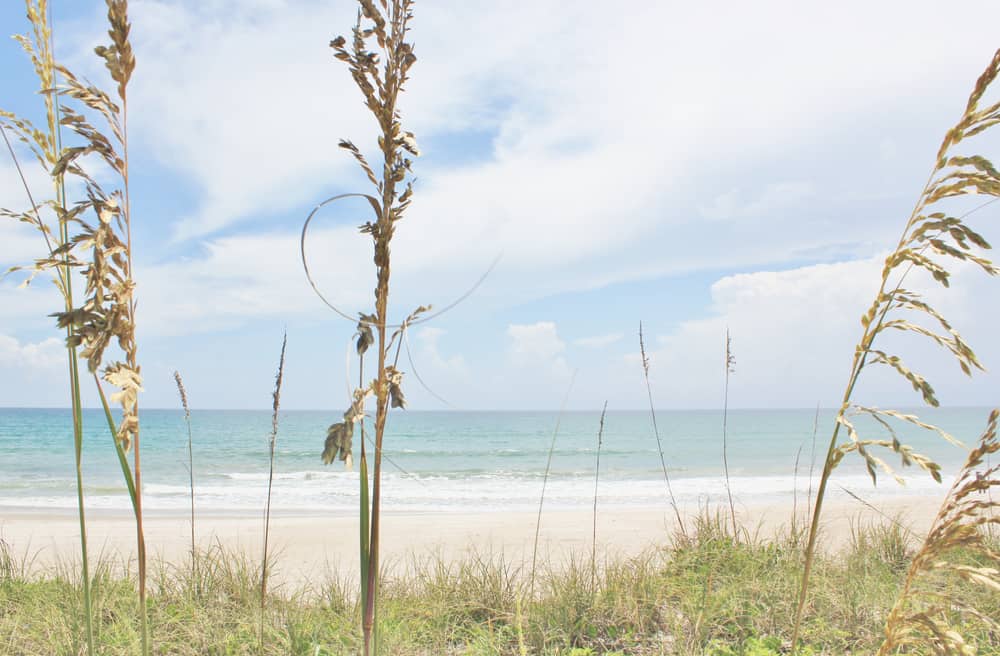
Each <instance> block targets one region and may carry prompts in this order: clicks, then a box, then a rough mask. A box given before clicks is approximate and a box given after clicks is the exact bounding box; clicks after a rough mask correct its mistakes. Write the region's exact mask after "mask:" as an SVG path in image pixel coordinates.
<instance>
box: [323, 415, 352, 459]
mask: <svg viewBox="0 0 1000 656" xmlns="http://www.w3.org/2000/svg"><path fill="white" fill-rule="evenodd" d="M353 437H354V422H350V421H341V422H337V423H336V424H331V425H330V427H329V428H327V429H326V442H325V443H324V444H323V456H322V457H323V464H324V465H329V464H330V463H332V462H333V461H334V460H336V459H338V458H339V459H340V460H342V461H344V462H345V463H347V467H348V468H350V466H351V464H350V463H351V462H352V461H353V459H352V458H351V440H352V438H353Z"/></svg>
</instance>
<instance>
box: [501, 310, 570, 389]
mask: <svg viewBox="0 0 1000 656" xmlns="http://www.w3.org/2000/svg"><path fill="white" fill-rule="evenodd" d="M507 337H509V338H510V343H509V347H508V351H507V352H508V355H509V357H510V362H511V364H513V365H514V366H515V367H519V368H523V369H533V370H536V371H542V372H546V373H548V374H550V375H552V376H557V377H562V376H565V375H566V374H567V373H568V372H569V365H567V364H566V358H565V357H564V355H563V354H564V352H565V351H566V342H564V341H563V340H562V338H560V337H559V333H558V331H557V330H556V324H555V323H554V322H552V321H539V322H537V323H532V324H510V325H509V326H507Z"/></svg>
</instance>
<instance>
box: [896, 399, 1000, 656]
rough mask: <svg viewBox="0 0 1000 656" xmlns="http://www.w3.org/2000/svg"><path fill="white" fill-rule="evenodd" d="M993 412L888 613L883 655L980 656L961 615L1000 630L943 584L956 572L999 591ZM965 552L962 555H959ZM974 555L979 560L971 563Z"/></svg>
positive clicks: (999, 481) (999, 479) (999, 445)
mask: <svg viewBox="0 0 1000 656" xmlns="http://www.w3.org/2000/svg"><path fill="white" fill-rule="evenodd" d="M998 417H1000V412H998V411H997V410H994V411H993V412H992V413H990V416H989V419H988V421H987V425H986V430H985V431H984V432H983V435H982V437H980V439H979V444H978V445H977V446H976V448H974V449H973V450H972V451H971V452H970V453H969V457H968V459H967V460H966V462H965V465H964V466H963V467H962V470H961V472H960V473H959V475H958V478H957V479H956V480H955V483H954V484H952V486H951V489H950V490H949V491H948V496H947V497H945V500H944V502H943V503H942V504H941V509H940V510H939V511H938V514H937V516H936V517H935V519H934V523H933V524H932V525H931V529H930V531H929V532H928V533H927V537H926V538H924V541H923V544H922V545H921V546H920V550H919V551H917V554H916V555H915V556H914V557H913V560H912V561H911V563H910V567H909V569H908V570H907V572H906V580H905V581H904V583H903V589H902V592H900V594H899V598H898V599H897V600H896V603H895V605H894V606H893V608H892V610H891V611H890V612H889V617H888V618H887V620H886V623H885V641H884V642H883V643H882V646H881V647H880V648H879V651H878V653H879V656H882V655H884V654H891V653H895V651H896V650H897V649H899V648H903V647H915V646H930V647H931V649H932V650H933V651H934V653H935V654H961V655H965V654H970V655H972V654H975V653H976V649H975V647H974V645H970V644H967V643H966V641H965V639H964V638H963V637H962V634H961V633H959V632H958V631H957V630H956V629H955V628H954V626H953V625H954V622H953V621H952V618H953V617H955V616H956V615H961V616H965V617H966V618H974V619H977V620H979V621H981V622H983V623H984V624H985V625H986V628H987V629H988V630H990V631H993V632H997V631H1000V623H998V622H997V619H996V618H995V617H990V616H989V615H987V614H985V613H983V612H982V611H980V610H979V609H977V608H976V607H975V606H973V605H971V604H969V603H968V602H967V601H966V599H965V598H962V597H957V596H956V595H954V594H948V593H947V592H946V591H947V590H951V589H953V587H952V588H949V587H946V585H945V584H943V583H942V581H941V579H942V578H943V577H948V576H951V577H953V578H957V579H959V580H961V581H963V582H965V583H967V584H969V585H979V586H983V587H985V588H986V589H992V590H994V591H996V592H1000V571H998V567H1000V553H997V552H995V551H994V550H993V549H992V548H991V547H990V545H989V544H988V543H987V540H986V534H987V530H988V529H989V527H990V526H992V525H998V524H1000V517H998V516H997V515H996V514H995V512H996V509H997V507H998V506H1000V504H997V503H996V502H994V501H993V500H992V498H991V497H990V496H989V494H988V493H989V491H990V490H991V489H992V488H993V487H995V486H998V485H1000V476H998V475H997V474H998V471H1000V467H998V466H996V465H994V466H989V465H987V466H986V467H985V468H984V469H980V468H982V467H983V464H984V462H985V461H986V460H987V459H988V458H989V456H990V455H991V454H994V453H996V452H997V451H1000V442H998V441H997V418H998ZM958 553H961V559H959V558H956V554H958ZM970 558H972V559H974V560H975V561H978V562H973V563H972V564H970V563H969V562H968V561H969V559H970Z"/></svg>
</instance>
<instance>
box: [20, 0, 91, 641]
mask: <svg viewBox="0 0 1000 656" xmlns="http://www.w3.org/2000/svg"><path fill="white" fill-rule="evenodd" d="M25 8H26V10H27V17H28V20H29V22H30V23H31V26H32V36H33V38H30V37H25V36H20V35H19V36H17V37H15V38H16V39H17V40H18V41H19V42H20V44H21V46H22V48H23V49H24V50H25V52H26V53H27V54H28V55H29V57H30V58H31V60H32V64H33V65H34V69H35V73H36V76H37V77H38V80H39V83H40V85H41V89H42V92H43V94H42V95H43V101H44V104H45V115H46V127H47V132H42V131H40V130H35V129H33V127H32V126H31V123H30V122H29V121H26V120H24V119H19V118H18V117H16V116H15V115H13V114H10V113H9V112H4V111H2V110H0V134H2V135H3V139H4V143H5V144H6V146H7V150H8V152H9V153H10V156H11V160H12V161H13V163H14V168H15V169H16V171H17V174H18V177H19V178H20V181H21V185H22V186H23V188H24V192H25V195H26V196H27V199H28V203H29V205H30V208H31V209H30V210H29V211H28V212H26V213H23V214H21V215H20V216H16V215H12V214H11V213H8V212H6V211H5V212H4V213H5V214H6V215H8V216H11V217H12V218H18V219H19V220H22V221H25V222H26V223H28V224H30V225H32V226H33V227H34V228H36V229H37V230H38V231H39V232H40V234H41V236H42V238H43V240H44V242H45V247H46V251H47V253H48V256H47V258H44V259H41V260H38V261H36V263H35V265H34V267H32V272H31V274H30V276H29V278H28V279H27V280H25V283H24V284H28V283H30V281H31V280H32V278H34V276H35V275H36V274H37V273H38V272H40V271H41V270H43V269H45V268H51V269H54V270H55V272H56V280H55V282H56V286H57V288H58V289H59V291H60V293H61V295H62V297H63V309H64V310H65V311H69V310H71V309H72V307H73V284H72V274H71V268H70V258H69V256H68V255H67V254H66V253H63V254H62V256H61V257H60V256H58V253H59V252H60V251H61V250H62V249H64V248H66V247H67V245H68V244H69V227H68V220H67V218H66V217H67V211H66V186H65V181H64V177H63V175H62V174H61V173H56V171H55V170H54V168H55V166H56V164H57V162H58V161H59V160H60V159H61V158H62V157H63V156H64V155H65V151H64V150H63V146H62V131H61V122H60V120H59V119H60V110H59V99H58V96H57V94H52V93H48V91H49V90H51V89H52V88H53V87H55V85H56V63H55V56H54V52H55V46H54V43H55V39H54V36H53V30H52V25H53V21H52V10H51V7H50V6H49V5H48V3H47V0H26V1H25ZM8 129H12V130H13V131H14V133H15V134H16V135H17V136H18V137H19V138H20V139H21V140H22V141H23V142H24V143H26V144H28V145H29V148H30V149H31V151H32V153H33V154H34V155H35V157H36V159H37V160H38V162H39V163H40V164H41V165H42V167H43V168H44V169H45V170H46V171H47V172H48V173H49V175H50V177H51V178H52V182H53V187H54V191H55V195H56V200H55V201H54V205H55V210H56V214H57V216H58V225H59V238H58V241H56V242H55V243H53V235H52V231H51V229H50V228H49V227H48V225H47V224H46V223H45V222H44V221H43V220H42V217H41V215H40V214H39V211H38V210H39V205H38V204H37V203H36V202H35V199H34V196H33V195H32V193H31V188H30V187H29V185H28V182H27V179H26V178H25V176H24V171H23V170H22V168H21V164H20V162H19V161H18V158H17V155H16V153H15V152H14V148H13V146H12V145H11V143H10V140H9V138H8V136H7V130H8ZM19 268H20V267H14V269H12V271H13V270H17V269H19ZM75 332H76V331H75V327H74V326H65V333H66V351H67V359H68V373H69V380H70V405H71V412H72V421H73V454H74V464H75V476H76V491H77V516H78V518H79V524H80V556H81V594H82V596H83V609H84V627H85V630H86V642H87V653H88V654H89V655H90V656H93V655H94V653H95V641H94V623H93V608H92V597H93V595H92V591H91V580H90V559H89V556H88V550H87V520H86V510H85V504H84V494H83V406H82V403H81V401H80V373H79V368H78V362H77V352H76V345H75V343H74V340H75V339H76V334H75Z"/></svg>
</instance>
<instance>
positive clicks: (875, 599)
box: [0, 508, 1000, 656]
mask: <svg viewBox="0 0 1000 656" xmlns="http://www.w3.org/2000/svg"><path fill="white" fill-rule="evenodd" d="M729 520H730V518H729V516H728V512H726V511H724V510H722V509H721V508H720V509H718V510H715V511H713V512H711V513H709V512H703V513H702V514H701V515H700V516H698V517H696V518H694V520H693V521H692V522H691V523H690V524H689V526H688V529H689V533H688V537H687V538H683V537H680V536H679V537H678V538H677V539H676V540H675V541H673V542H671V543H668V544H665V545H663V546H662V547H660V548H658V549H650V550H648V551H645V552H644V553H642V554H641V555H639V556H636V557H632V558H620V557H613V556H610V555H607V554H604V557H603V562H602V565H601V566H600V568H599V569H598V571H597V577H596V586H592V583H591V577H592V575H593V570H592V569H591V566H590V558H589V556H590V554H589V553H587V554H582V553H581V554H578V555H576V556H575V557H572V558H567V559H566V560H559V561H545V562H544V564H543V566H542V567H541V568H540V571H539V574H538V580H537V582H536V587H537V591H536V594H535V596H534V597H529V596H528V595H527V594H526V592H527V587H528V584H529V581H528V574H529V572H528V569H529V568H528V565H529V563H527V562H513V561H511V560H509V559H505V558H504V557H503V556H502V555H498V554H491V553H470V554H468V555H467V556H465V557H463V558H460V559H458V560H454V561H448V560H445V559H443V558H442V557H440V556H439V555H436V554H422V555H420V556H419V557H414V558H413V559H412V560H411V561H410V562H409V563H404V565H405V566H404V567H399V568H397V569H396V570H395V571H394V570H391V569H390V570H387V571H384V572H383V576H382V578H381V589H380V598H379V599H380V613H379V614H380V619H379V627H380V638H379V641H380V648H381V649H382V650H383V651H384V653H389V654H427V655H431V654H455V655H459V654H462V655H468V656H478V655H483V656H485V655H487V654H497V655H500V654H511V655H513V654H520V653H522V652H521V648H520V645H519V635H520V636H521V638H522V639H523V641H524V652H525V653H529V654H545V655H557V654H563V655H573V656H585V655H588V654H638V655H646V654H649V655H652V654H682V655H686V654H690V655H694V654H711V655H715V656H729V655H737V654H758V655H761V656H763V655H767V654H778V653H786V652H787V650H788V647H789V646H790V629H791V627H790V625H789V621H788V619H789V617H790V616H791V615H793V614H794V611H795V602H796V594H795V593H796V591H797V586H798V583H799V574H800V570H801V562H802V541H801V540H800V539H796V538H795V537H794V536H793V535H791V534H790V533H789V532H784V533H780V534H778V535H775V536H772V537H771V539H768V540H763V539H753V540H749V541H748V540H742V541H737V540H733V536H732V534H731V524H730V521H729ZM739 530H740V532H741V534H743V535H748V534H749V533H748V532H747V531H746V529H745V528H743V527H740V528H739ZM990 544H992V546H993V548H994V549H995V548H996V547H997V546H998V545H997V543H996V540H992V541H991V542H990ZM918 546H919V545H918V541H917V540H916V539H915V538H914V537H913V536H911V535H909V534H908V533H907V532H906V531H905V529H903V528H901V526H900V525H899V524H898V523H893V522H885V523H879V524H871V525H867V524H866V525H857V526H855V528H854V531H853V539H852V541H851V542H850V544H848V545H846V546H845V547H844V548H843V549H842V550H841V551H838V552H835V553H821V554H818V555H817V557H816V560H815V562H814V566H813V576H814V579H813V583H814V587H813V590H814V593H813V595H812V597H811V600H810V604H809V605H808V607H807V610H806V621H805V622H804V624H803V627H804V630H803V634H802V639H803V644H804V648H803V650H802V651H803V653H813V654H831V655H832V654H837V655H838V656H842V655H844V654H871V653H874V652H875V651H876V650H877V649H878V647H879V644H880V643H881V642H882V640H883V638H884V633H883V624H884V621H885V619H886V618H887V616H888V614H889V613H890V610H891V609H892V608H893V606H894V603H895V601H896V599H897V595H898V593H899V592H900V590H901V589H902V586H903V585H904V582H905V580H906V578H907V568H908V564H909V561H910V558H911V556H912V555H913V554H914V553H915V551H916V549H917V548H918ZM2 553H3V551H0V646H2V647H0V649H2V650H3V651H4V653H10V654H39V653H54V652H55V653H78V652H79V649H80V648H81V647H82V645H83V641H84V636H83V633H84V630H83V627H82V626H81V624H80V617H81V614H80V608H79V599H80V597H79V595H77V594H75V592H77V589H78V585H79V584H78V583H77V581H78V572H75V571H73V569H72V568H70V567H62V568H60V569H59V570H58V571H50V572H47V573H46V574H45V575H44V576H42V577H37V578H36V577H31V576H28V575H26V574H25V573H24V572H23V571H20V570H19V569H18V568H17V567H16V560H17V559H16V558H14V556H13V552H11V551H10V550H8V553H9V555H10V556H11V562H12V566H11V567H10V568H5V567H3V566H2V563H3V558H2ZM957 558H958V560H959V561H961V562H967V563H976V562H979V563H981V562H982V557H981V556H977V555H975V554H971V553H959V554H958V555H957ZM197 560H198V567H197V569H196V570H193V569H192V567H191V565H190V563H189V562H188V561H187V559H182V560H181V561H178V563H173V564H171V563H164V562H160V561H156V562H152V563H151V568H150V597H149V601H150V616H149V622H150V628H151V630H152V632H153V634H154V635H156V637H157V646H156V649H157V652H158V653H169V654H179V655H185V654H191V655H194V654H251V653H264V654H302V655H306V654H308V655H310V656H315V655H316V654H319V655H334V654H336V655H340V654H344V655H346V654H356V653H358V652H359V651H360V650H361V648H362V642H363V641H362V636H361V632H360V631H359V626H360V619H361V614H360V613H361V608H360V605H359V604H358V603H357V595H356V594H355V592H354V590H356V588H355V587H354V585H355V584H354V583H352V582H350V581H348V580H346V579H345V578H342V577H341V576H340V575H338V574H328V575H326V576H324V577H321V578H317V579H314V580H312V581H309V582H306V583H302V584H300V585H298V586H294V587H292V586H289V585H278V586H273V587H271V588H270V589H269V590H270V591H269V594H268V600H267V601H268V609H269V612H268V613H267V615H266V616H265V624H264V631H265V635H266V641H265V643H264V649H263V651H260V635H259V631H260V626H259V621H260V614H259V613H260V606H259V604H260V599H259V592H260V571H261V570H260V567H259V562H258V561H257V558H256V557H254V556H252V555H249V554H247V553H240V552H236V551H231V550H228V549H226V548H223V547H221V546H215V547H213V548H210V549H208V550H205V551H200V552H199V553H198V554H197ZM93 571H94V577H93V588H94V609H95V618H97V620H96V624H95V636H96V638H95V639H96V641H97V648H98V649H99V651H100V652H101V653H103V654H122V655H125V654H134V653H136V652H137V651H138V650H139V648H140V642H141V627H140V625H139V621H138V619H137V618H136V614H135V612H134V594H135V592H134V590H135V581H134V580H132V578H131V576H132V574H131V572H132V571H134V570H133V569H132V568H128V567H126V566H125V564H124V563H121V562H117V561H112V560H108V559H106V558H105V559H102V560H99V561H98V562H96V563H95V567H94V570H93ZM937 584H938V585H939V586H941V587H940V588H939V589H940V590H941V591H943V592H946V593H947V592H950V593H954V594H961V595H963V598H964V599H965V600H966V602H967V603H968V604H970V605H975V606H976V607H977V608H980V609H981V610H982V612H983V613H986V614H989V613H992V614H993V616H995V617H996V616H1000V595H998V594H996V593H994V592H990V591H989V590H987V589H985V588H981V587H979V586H974V587H970V586H968V585H967V584H966V583H964V582H963V581H962V580H961V578H960V577H958V576H953V575H948V574H946V575H945V576H944V577H943V578H942V579H941V580H939V581H937ZM518 606H520V608H518ZM957 628H958V629H959V630H961V631H962V632H963V634H964V635H965V639H966V641H967V642H968V643H969V644H975V645H978V646H979V653H980V654H988V653H997V651H998V650H1000V637H998V636H997V635H996V634H991V633H990V632H989V630H988V629H987V628H986V627H984V626H983V625H982V624H981V623H977V622H975V621H971V622H970V623H968V624H959V625H958V627H957Z"/></svg>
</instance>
